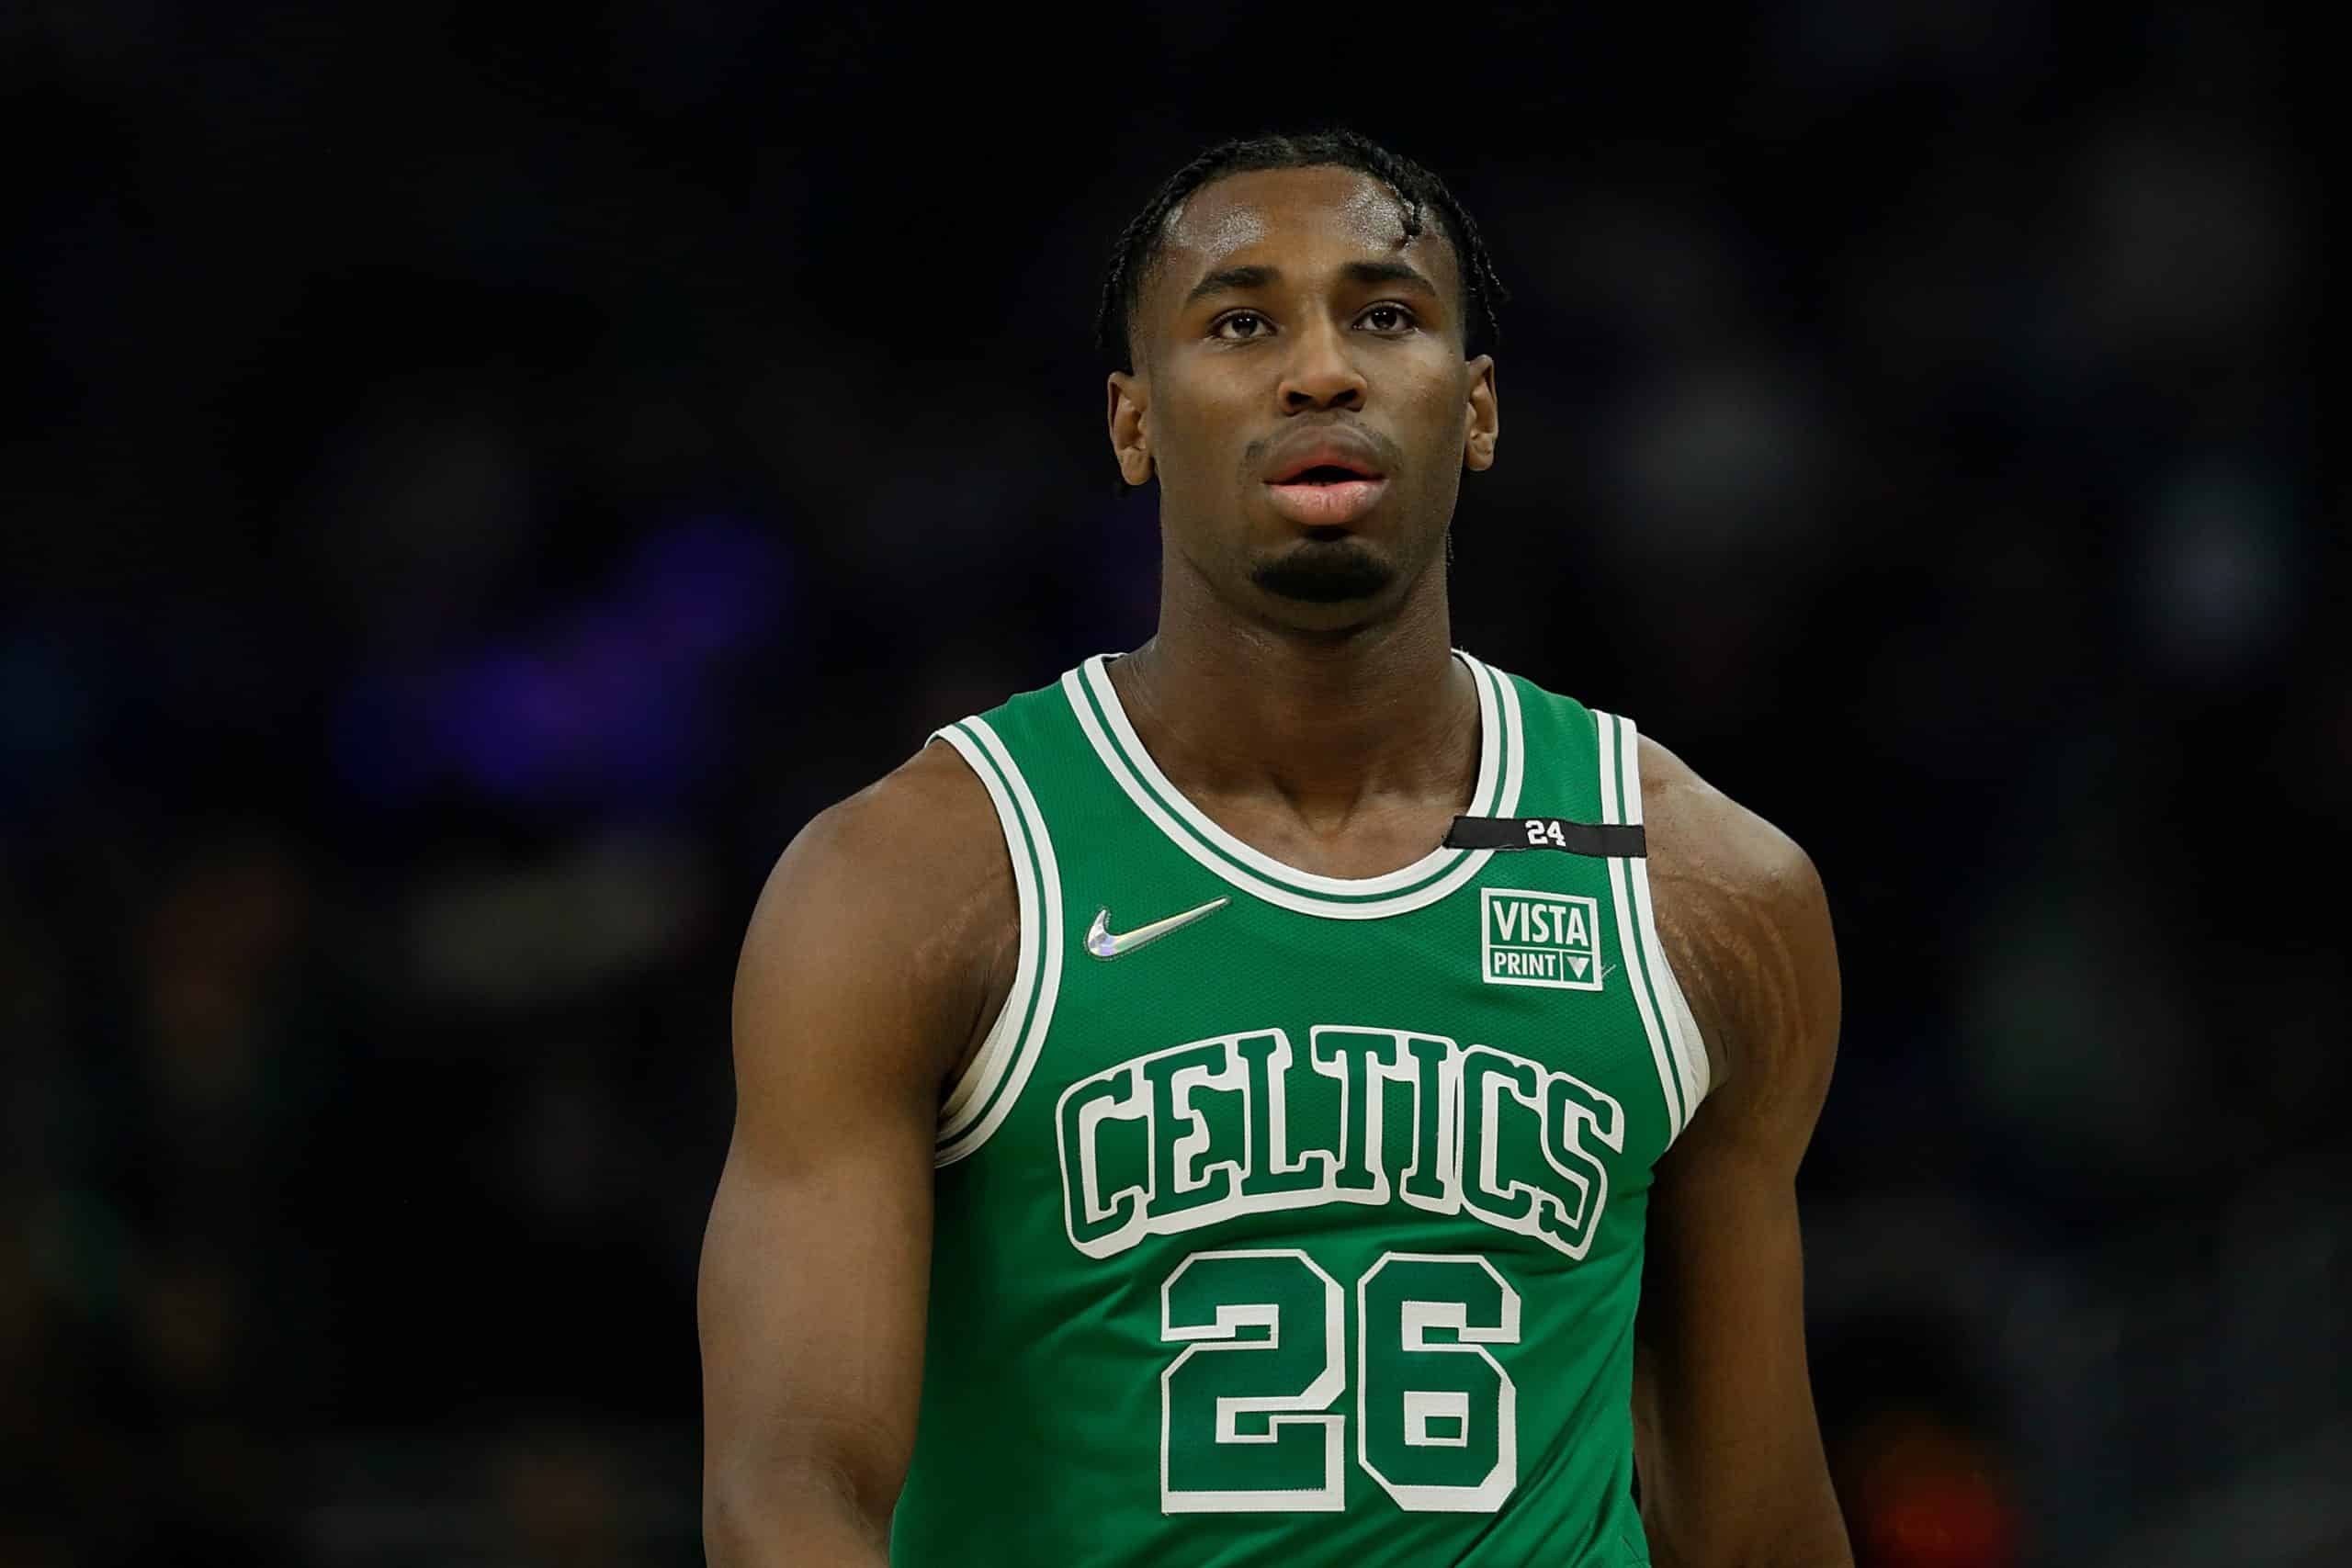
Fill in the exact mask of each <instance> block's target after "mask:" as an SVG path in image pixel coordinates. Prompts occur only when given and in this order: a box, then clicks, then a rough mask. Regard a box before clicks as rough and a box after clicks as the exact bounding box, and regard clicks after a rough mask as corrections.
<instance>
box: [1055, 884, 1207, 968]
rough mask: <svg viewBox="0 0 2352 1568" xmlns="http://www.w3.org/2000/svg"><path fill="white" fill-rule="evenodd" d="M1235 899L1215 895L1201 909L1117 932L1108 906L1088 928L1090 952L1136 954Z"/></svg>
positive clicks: (1113, 955) (1103, 955)
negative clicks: (1139, 948)
mask: <svg viewBox="0 0 2352 1568" xmlns="http://www.w3.org/2000/svg"><path fill="white" fill-rule="evenodd" d="M1232 902H1233V900H1232V899H1230V898H1212V899H1210V900H1209V901H1208V902H1207V903H1205V904H1204V905H1202V906H1201V907H1200V908H1197V909H1187V910H1185V911H1184V912H1183V913H1182V914H1181V915H1170V916H1169V917H1168V918H1167V919H1164V920H1154V921H1152V922H1151V924H1149V925H1148V926H1137V927H1136V929H1135V930H1133V931H1113V930H1112V929H1111V911H1110V910H1108V909H1104V910H1103V911H1101V912H1100V913H1099V914H1097V915H1096V916H1095V917H1094V923H1093V924H1092V925H1091V926H1089V927H1087V928H1086V951H1087V952H1089V953H1092V954H1094V956H1095V957H1097V958H1116V957H1118V956H1119V955H1120V954H1122V953H1133V952H1134V951H1135V950H1136V948H1138V947H1141V946H1142V945H1143V944H1144V943H1146V942H1158V941H1159V939H1160V938H1161V937H1164V936H1166V935H1167V934H1168V933H1169V932H1170V931H1175V930H1176V929H1177V928H1179V927H1180V926H1189V925H1191V924H1192V923H1193V921H1194V920H1197V919H1201V918H1202V917H1203V916H1204V915H1214V914H1216V912H1217V911H1218V910H1219V909H1222V908H1225V907H1226V906H1227V904H1230V903H1232Z"/></svg>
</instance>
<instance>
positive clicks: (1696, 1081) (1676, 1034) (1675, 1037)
mask: <svg viewBox="0 0 2352 1568" xmlns="http://www.w3.org/2000/svg"><path fill="white" fill-rule="evenodd" d="M1617 723H1618V726H1619V728H1620V732H1621V733H1620V735H1619V739H1618V747H1617V761H1618V766H1619V767H1620V769H1622V770H1623V774H1624V780H1625V789H1624V810H1625V820H1626V821H1628V822H1633V823H1638V822H1640V821H1641V819H1642V762H1641V757H1642V749H1641V737H1640V735H1639V734H1638V733H1637V732H1636V731H1635V729H1634V721H1633V720H1632V719H1630V718H1619V719H1618V720H1617ZM1626 870H1627V871H1628V872H1629V873H1630V874H1631V875H1632V877H1633V882H1634V914H1635V918H1636V921H1637V923H1638V925H1639V926H1640V929H1641V933H1642V953H1643V954H1644V956H1645V959H1646V960H1647V967H1648V969H1649V975H1650V985H1651V987H1653V988H1654V989H1655V990H1656V991H1657V1001H1658V1013H1659V1018H1660V1021H1661V1022H1663V1023H1664V1024H1665V1026H1666V1038H1667V1041H1668V1043H1669V1044H1671V1045H1672V1046H1673V1047H1674V1067H1675V1074H1676V1077H1678V1078H1679V1081H1680V1084H1681V1088H1682V1119H1683V1121H1684V1122H1689V1121H1690V1120H1691V1116H1692V1115H1694V1114H1695V1113H1696V1112H1697V1111H1698V1109H1699V1102H1700V1101H1701V1100H1704V1099H1706V1098H1707V1089H1708V1088H1709V1084H1708V1071H1707V1048H1706V1043H1704V1042H1703V1041H1702V1040H1701V1039H1700V1038H1699V1021H1698V1020H1697V1019H1696V1018H1694V1017H1692V1016H1691V1003H1690V1002H1689V1000H1687V999H1686V998H1684V996H1683V994H1682V984H1681V982H1680V981H1679V980H1677V979H1676V978H1675V977H1674V965H1673V964H1670V963H1668V961H1667V956H1666V943H1665V942H1661V941H1660V940H1658V934H1657V910H1656V909H1655V908H1653V906H1652V905H1651V903H1650V863H1649V859H1648V857H1647V856H1644V857H1643V858H1641V859H1639V860H1633V861H1628V862H1627V863H1626Z"/></svg>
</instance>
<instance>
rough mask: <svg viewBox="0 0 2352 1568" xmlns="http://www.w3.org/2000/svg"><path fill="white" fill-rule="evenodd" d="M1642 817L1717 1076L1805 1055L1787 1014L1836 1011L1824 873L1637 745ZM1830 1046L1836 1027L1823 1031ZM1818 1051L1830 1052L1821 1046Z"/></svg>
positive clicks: (1763, 823) (1654, 751) (1682, 766)
mask: <svg viewBox="0 0 2352 1568" xmlns="http://www.w3.org/2000/svg"><path fill="white" fill-rule="evenodd" d="M1640 761H1641V779H1642V818H1643V822H1644V824H1645V829H1646V837H1647V840H1648V846H1647V847H1648V857H1649V873H1650V879H1651V883H1652V886H1653V887H1654V889H1655V897H1656V902H1657V919H1658V926H1659V933H1660V935H1661V937H1662V938H1663V939H1664V941H1665V942H1666V943H1667V948H1668V955H1669V957H1670V959H1671V960H1672V962H1673V964H1674V969H1675V974H1676V976H1678V978H1679V979H1680V981H1681V982H1682V985H1683V988H1684V990H1685V991H1686V993H1688V995H1689V999H1690V1001H1691V1009H1692V1010H1693V1012H1694V1013H1695V1014H1696V1015H1697V1017H1698V1021H1699V1024H1700V1032H1701V1033H1702V1035H1703V1036H1705V1038H1706V1041H1707V1048H1708V1055H1709V1057H1710V1059H1711V1065H1712V1066H1713V1069H1714V1071H1715V1073H1716V1074H1717V1075H1718V1077H1719V1079H1726V1080H1727V1079H1736V1078H1737V1077H1742V1076H1748V1077H1753V1076H1754V1075H1755V1073H1756V1072H1757V1071H1758V1069H1766V1070H1769V1069H1770V1066H1772V1064H1771V1063H1770V1062H1769V1061H1766V1060H1760V1059H1758V1054H1759V1053H1769V1054H1772V1055H1777V1054H1778V1053H1779V1052H1781V1051H1782V1050H1784V1049H1788V1048H1791V1047H1792V1046H1793V1048H1795V1049H1798V1050H1804V1049H1805V1048H1806V1042H1805V1040H1804V1038H1803V1036H1804V1035H1808V1034H1811V1033H1816V1032H1818V1031H1813V1030H1802V1031H1799V1032H1798V1035H1799V1037H1798V1038H1796V1039H1794V1040H1793V1041H1792V1038H1791V1034H1790V1031H1789V1029H1788V1028H1786V1027H1785V1025H1786V1024H1787V1022H1788V1021H1790V1020H1791V1019H1792V1018H1794V1017H1798V1016H1805V1017H1811V1016H1815V1015H1818V1014H1820V1013H1822V1012H1823V1011H1825V1010H1826V1011H1827V1012H1828V1013H1829V1014H1830V1015H1831V1017H1832V1019H1833V1023H1832V1025H1831V1030H1830V1035H1831V1039H1830V1042H1829V1044H1830V1045H1834V1014H1835V1011H1836V1007H1837V997H1836V992H1837V987H1838V976H1837V959H1836V949H1835V942H1834V939H1833V937H1832V934H1831V931H1830V924H1829V909H1828V902H1827V897H1826V894H1825V892H1824V890H1823V887H1822V883H1821V875H1820V873H1819V872H1818V871H1817V870H1816V869H1815V866H1814V863H1813V859H1812V857H1811V856H1809V855H1807V854H1806V853H1805V852H1804V849H1803V848H1802V847H1801V846H1799V844H1798V843H1797V841H1796V840H1794V839H1792V837H1790V836H1789V835H1788V834H1787V833H1786V832H1783V831H1782V830H1781V829H1780V828H1778V827H1776V826H1775V825H1774V824H1772V823H1771V822H1770V821H1767V820H1766V819H1765V818H1763V817H1762V816H1760V815H1758V813H1757V812H1755V811H1752V810H1750V809H1749V808H1748V807H1745V806H1742V805H1741V804H1740V803H1739V802H1738V801H1736V800H1734V799H1733V798H1732V797H1731V796H1730V795H1726V794H1724V792H1723V791H1722V790H1720V789H1718V788H1716V787H1715V786H1714V785H1713V784H1710V783H1708V782H1707V781H1706V780H1705V779H1704V778H1702V777H1701V776H1700V775H1699V773H1698V772H1697V770H1695V769H1693V768H1692V767H1691V765H1690V764H1689V763H1687V762H1685V761H1683V760H1682V759H1681V758H1679V757H1678V756H1676V755H1675V754H1674V753H1673V752H1672V751H1670V750H1668V749H1667V748H1666V747H1664V746H1662V745H1660V744H1659V743H1658V742H1657V741H1656V740H1653V739H1650V738H1649V737H1647V736H1644V737H1642V738H1641V759H1640ZM1825 1048H1826V1047H1825Z"/></svg>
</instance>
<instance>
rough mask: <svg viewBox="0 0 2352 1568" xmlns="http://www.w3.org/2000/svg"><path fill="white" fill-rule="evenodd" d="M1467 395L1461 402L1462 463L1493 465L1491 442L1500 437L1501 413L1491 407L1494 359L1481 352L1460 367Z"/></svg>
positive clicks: (1493, 392) (1466, 466)
mask: <svg viewBox="0 0 2352 1568" xmlns="http://www.w3.org/2000/svg"><path fill="white" fill-rule="evenodd" d="M1464 371H1465V373H1466V374H1467V375H1468V377H1469V379H1470V395H1469V396H1468V397H1467V398H1466V399H1464V401H1463V405H1462V466H1463V467H1464V468H1476V469H1484V468H1493V467H1494V466H1495V443H1496V442H1497V441H1498V440H1500V439H1501V437H1502V415H1501V413H1500V412H1499V411H1498V410H1497V408H1496V407H1495V361H1494V356H1493V355H1487V354H1482V355H1478V356H1477V357H1476V359H1473V360H1471V361H1470V362H1469V363H1468V364H1467V365H1466V366H1464Z"/></svg>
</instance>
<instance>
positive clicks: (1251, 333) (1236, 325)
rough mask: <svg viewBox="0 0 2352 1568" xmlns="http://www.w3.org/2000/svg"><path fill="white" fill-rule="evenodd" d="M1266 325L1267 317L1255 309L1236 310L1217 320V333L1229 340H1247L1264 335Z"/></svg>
mask: <svg viewBox="0 0 2352 1568" xmlns="http://www.w3.org/2000/svg"><path fill="white" fill-rule="evenodd" d="M1266 326H1267V321H1266V318H1265V317H1263V316H1261V315H1259V314H1257V313H1256V312H1255V311H1251V310H1236V311H1235V312H1233V314H1231V315H1230V316H1227V317H1226V318H1224V319H1223V320H1222V321H1218V322H1217V324H1216V335H1217V336H1218V337H1221V338H1224V339H1226V340H1227V341H1228V342H1247V341H1248V340H1249V339H1250V338H1254V337H1264V336H1265V335H1266ZM1244 328H1247V330H1246V331H1245V330H1243V329H1244ZM1228 329H1231V330H1228Z"/></svg>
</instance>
